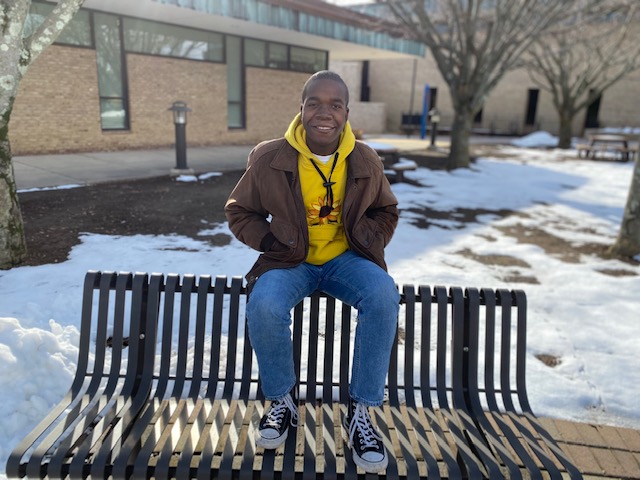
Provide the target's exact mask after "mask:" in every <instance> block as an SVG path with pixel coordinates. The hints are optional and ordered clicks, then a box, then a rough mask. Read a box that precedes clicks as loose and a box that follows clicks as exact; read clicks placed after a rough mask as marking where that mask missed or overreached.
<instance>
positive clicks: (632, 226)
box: [609, 160, 640, 257]
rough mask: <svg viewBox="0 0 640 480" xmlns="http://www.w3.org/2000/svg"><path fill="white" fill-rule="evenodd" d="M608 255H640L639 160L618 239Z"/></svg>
mask: <svg viewBox="0 0 640 480" xmlns="http://www.w3.org/2000/svg"><path fill="white" fill-rule="evenodd" d="M609 253H610V254H611V255H614V256H616V257H634V256H636V255H640V160H636V165H635V167H634V170H633V177H632V179H631V187H630V188H629V196H628V197H627V205H626V207H625V209H624V215H623V217H622V224H621V225H620V231H619V233H618V238H617V239H616V241H615V243H614V244H613V245H612V246H611V247H610V248H609Z"/></svg>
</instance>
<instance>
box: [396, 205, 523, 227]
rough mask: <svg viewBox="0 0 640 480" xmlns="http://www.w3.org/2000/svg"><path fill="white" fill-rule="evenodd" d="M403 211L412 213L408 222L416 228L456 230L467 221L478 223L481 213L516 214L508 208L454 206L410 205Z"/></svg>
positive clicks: (501, 215)
mask: <svg viewBox="0 0 640 480" xmlns="http://www.w3.org/2000/svg"><path fill="white" fill-rule="evenodd" d="M404 211H406V212H411V213H413V214H414V217H413V218H412V219H411V220H410V222H411V223H412V224H413V225H414V226H416V227H418V228H423V229H427V228H429V227H432V226H434V227H439V228H443V229H445V230H458V229H461V228H464V227H465V226H466V225H467V224H469V223H478V217H480V216H482V215H494V216H496V217H498V218H505V217H508V216H511V215H517V214H518V213H517V212H515V211H513V210H509V209H500V210H490V209H486V208H455V209H453V210H446V211H443V210H435V209H433V208H430V207H423V208H415V207H412V208H406V209H404Z"/></svg>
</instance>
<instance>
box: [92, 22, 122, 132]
mask: <svg viewBox="0 0 640 480" xmlns="http://www.w3.org/2000/svg"><path fill="white" fill-rule="evenodd" d="M94 32H95V46H96V57H97V63H98V90H99V92H100V120H101V122H102V129H103V130H126V129H128V128H129V108H128V102H127V98H126V87H125V80H124V66H123V65H124V62H123V61H122V46H121V42H120V18H119V17H116V16H114V15H108V14H105V13H95V14H94Z"/></svg>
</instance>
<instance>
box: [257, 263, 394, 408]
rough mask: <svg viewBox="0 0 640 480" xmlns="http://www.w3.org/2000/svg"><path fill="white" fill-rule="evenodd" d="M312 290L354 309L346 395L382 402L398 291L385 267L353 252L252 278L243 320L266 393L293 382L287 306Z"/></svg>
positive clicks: (275, 395) (274, 396)
mask: <svg viewBox="0 0 640 480" xmlns="http://www.w3.org/2000/svg"><path fill="white" fill-rule="evenodd" d="M316 290H319V291H322V292H325V293H327V294H329V295H331V296H333V297H335V298H337V299H339V300H341V301H343V302H344V303H346V304H348V305H351V306H352V307H355V308H356V310H357V311H358V324H357V327H356V333H355V342H354V347H353V365H352V369H351V382H350V385H349V394H350V395H351V398H353V399H354V400H355V401H357V402H361V403H363V404H365V405H367V406H378V405H381V404H382V401H383V399H384V385H385V379H386V376H387V371H388V369H389V358H390V356H391V348H392V346H393V340H394V338H395V334H396V328H397V321H398V310H399V301H400V294H399V292H398V289H397V287H396V285H395V282H394V280H393V279H392V278H391V276H390V275H389V274H388V273H387V272H385V271H384V270H383V269H382V268H380V267H379V266H378V265H376V264H375V263H373V262H372V261H370V260H368V259H366V258H364V257H362V256H360V255H358V254H357V253H354V252H352V251H347V252H345V253H343V254H342V255H339V256H338V257H336V258H334V259H333V260H331V261H329V262H327V263H325V264H324V265H319V266H318V265H311V264H309V263H302V264H300V265H298V266H295V267H291V268H277V269H273V270H269V271H267V272H266V273H264V274H262V275H261V276H260V277H259V278H258V280H257V281H256V283H255V285H254V287H253V290H252V291H251V294H250V297H249V302H248V304H247V325H248V329H249V338H250V339H251V344H252V346H253V349H254V351H255V353H256V357H257V359H258V367H259V368H260V378H261V380H262V391H263V393H264V395H265V397H266V398H267V399H269V400H278V399H281V398H283V397H284V396H285V395H286V394H287V393H289V392H290V391H291V389H292V388H293V387H294V386H295V384H296V375H295V371H294V363H293V342H292V340H291V310H292V308H293V307H294V306H295V305H296V304H298V302H300V301H301V300H302V299H303V298H304V297H306V296H307V295H309V294H311V293H313V292H314V291H316Z"/></svg>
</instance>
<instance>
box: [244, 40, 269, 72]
mask: <svg viewBox="0 0 640 480" xmlns="http://www.w3.org/2000/svg"><path fill="white" fill-rule="evenodd" d="M266 52H267V43H266V42H263V41H261V40H251V39H245V41H244V63H245V64H246V65H251V66H252V67H266V66H267V53H266Z"/></svg>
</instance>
